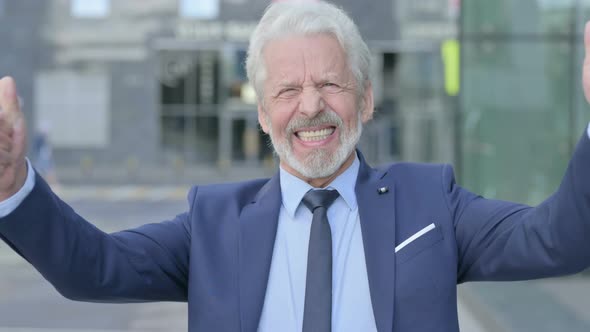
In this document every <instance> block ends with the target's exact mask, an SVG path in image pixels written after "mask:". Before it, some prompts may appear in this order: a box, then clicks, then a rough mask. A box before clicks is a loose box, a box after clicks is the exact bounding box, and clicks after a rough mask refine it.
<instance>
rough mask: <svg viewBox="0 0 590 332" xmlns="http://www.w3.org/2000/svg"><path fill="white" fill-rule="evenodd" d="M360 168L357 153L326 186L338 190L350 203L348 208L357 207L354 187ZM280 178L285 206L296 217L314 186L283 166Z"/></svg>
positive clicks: (345, 200)
mask: <svg viewBox="0 0 590 332" xmlns="http://www.w3.org/2000/svg"><path fill="white" fill-rule="evenodd" d="M359 168H360V162H359V159H358V156H357V155H356V154H355V158H354V160H353V162H352V164H351V165H350V166H349V167H348V168H347V169H346V170H345V171H344V172H342V174H340V175H338V177H336V178H335V179H334V180H333V181H332V182H331V183H330V184H329V185H328V187H326V188H325V189H327V188H329V189H335V190H338V193H339V194H340V197H342V199H343V200H344V202H345V203H346V205H348V208H350V209H351V210H355V209H356V208H357V201H356V195H355V193H354V188H355V184H356V178H357V176H358V173H359ZM279 178H280V183H281V195H282V200H283V206H284V207H285V210H286V211H287V213H288V214H289V216H290V217H291V218H295V211H296V210H297V207H298V206H299V203H301V200H302V199H303V196H305V194H306V193H307V192H308V191H310V190H311V189H314V188H313V187H312V186H310V185H309V184H308V183H307V182H305V181H303V180H301V179H300V178H298V177H296V176H295V175H293V174H291V173H289V172H287V171H286V170H284V169H283V167H280V168H279Z"/></svg>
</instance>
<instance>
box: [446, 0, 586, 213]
mask: <svg viewBox="0 0 590 332" xmlns="http://www.w3.org/2000/svg"><path fill="white" fill-rule="evenodd" d="M462 10H463V14H462V20H461V29H460V30H461V43H462V62H461V63H462V85H461V86H462V90H461V94H460V100H459V105H460V109H461V112H460V119H461V121H460V128H459V130H458V131H457V135H458V138H459V139H458V142H459V144H458V149H457V151H458V152H459V155H458V156H457V160H458V162H459V163H458V164H457V166H459V167H460V170H461V171H460V174H461V179H462V182H463V183H464V184H466V185H467V186H468V187H469V188H470V189H472V190H474V191H476V192H478V193H481V194H483V195H485V196H488V197H498V198H502V199H507V200H517V201H521V202H526V203H531V204H537V203H539V202H540V201H541V200H542V199H543V198H545V197H547V196H548V195H550V194H551V192H553V190H555V189H556V188H557V186H558V185H559V182H560V181H561V177H562V175H563V173H564V172H565V168H566V166H567V162H568V160H569V159H570V156H571V153H572V151H573V148H574V145H575V144H576V142H577V140H578V139H579V138H580V137H581V135H582V134H583V132H584V129H585V128H586V126H587V125H588V120H589V119H590V116H589V115H590V114H589V112H588V105H587V103H586V102H585V101H584V97H583V93H582V90H581V69H582V60H583V54H584V44H583V30H584V23H585V21H586V20H587V19H588V18H590V2H588V1H581V0H522V1H511V0H500V1H493V2H492V1H483V0H480V1H464V2H463V5H462Z"/></svg>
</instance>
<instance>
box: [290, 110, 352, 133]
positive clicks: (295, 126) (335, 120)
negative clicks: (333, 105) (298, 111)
mask: <svg viewBox="0 0 590 332" xmlns="http://www.w3.org/2000/svg"><path fill="white" fill-rule="evenodd" d="M342 123H343V122H342V119H341V118H340V117H339V116H338V115H337V114H336V112H334V111H330V110H328V111H323V112H320V113H318V114H317V115H316V116H315V117H313V118H311V119H310V118H305V117H299V118H295V119H292V120H291V121H289V124H288V125H287V130H285V131H286V134H287V135H288V136H290V135H292V134H293V133H294V132H296V131H297V130H299V129H300V128H305V127H316V126H322V125H331V126H335V127H336V128H338V127H341V126H342Z"/></svg>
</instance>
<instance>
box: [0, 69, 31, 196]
mask: <svg viewBox="0 0 590 332" xmlns="http://www.w3.org/2000/svg"><path fill="white" fill-rule="evenodd" d="M0 109H2V110H0V201H2V200H5V199H7V198H9V197H10V196H12V195H14V194H15V193H16V192H17V191H18V190H19V189H20V188H21V187H22V186H23V185H24V183H25V180H26V178H27V163H26V160H25V154H26V149H27V130H26V123H25V117H24V115H23V113H22V112H21V110H20V105H19V101H18V94H17V92H16V84H15V82H14V79H13V78H12V77H4V78H2V79H1V80H0Z"/></svg>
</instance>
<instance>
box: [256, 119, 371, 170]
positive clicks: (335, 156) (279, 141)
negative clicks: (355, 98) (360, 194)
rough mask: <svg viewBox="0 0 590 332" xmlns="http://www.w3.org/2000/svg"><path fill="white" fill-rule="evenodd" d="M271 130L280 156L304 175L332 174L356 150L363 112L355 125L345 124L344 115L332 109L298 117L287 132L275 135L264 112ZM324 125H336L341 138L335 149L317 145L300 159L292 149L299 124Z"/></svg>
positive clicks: (272, 141) (271, 138) (288, 127)
mask: <svg viewBox="0 0 590 332" xmlns="http://www.w3.org/2000/svg"><path fill="white" fill-rule="evenodd" d="M265 117H266V122H267V125H268V127H269V132H270V135H269V137H270V142H271V145H272V147H273V149H274V151H275V153H276V154H277V156H278V157H279V159H280V160H281V161H283V162H285V163H286V164H287V165H289V166H290V167H291V168H293V169H294V170H295V171H297V172H298V173H299V174H301V175H302V176H304V177H306V178H309V179H319V178H325V177H329V176H331V175H332V174H334V173H336V172H337V171H338V169H340V167H341V166H342V164H344V162H345V161H346V160H347V159H348V157H349V156H350V154H351V153H352V152H353V151H354V149H355V147H356V145H357V143H358V141H359V139H360V137H361V133H362V130H363V125H362V121H361V112H358V118H357V125H356V126H353V127H352V128H347V127H344V123H343V121H342V119H341V118H340V117H339V116H338V115H337V114H336V112H334V111H332V110H326V111H323V112H320V113H318V115H317V116H316V117H314V118H311V119H307V118H295V119H292V120H291V121H290V122H289V124H288V125H287V129H286V130H285V133H284V135H283V136H282V137H281V136H280V135H276V134H275V133H274V132H273V130H272V124H271V121H270V117H269V116H268V115H266V114H265ZM321 125H331V126H335V127H336V128H337V129H339V131H338V140H339V142H340V144H339V146H338V148H337V149H336V151H334V152H331V151H329V150H328V149H326V148H315V149H313V150H312V151H311V152H310V153H308V154H307V155H305V156H302V157H301V158H302V159H301V160H300V159H299V158H297V156H295V153H294V152H293V141H292V140H293V136H294V133H295V132H296V131H297V130H298V129H299V128H305V127H315V126H321Z"/></svg>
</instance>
